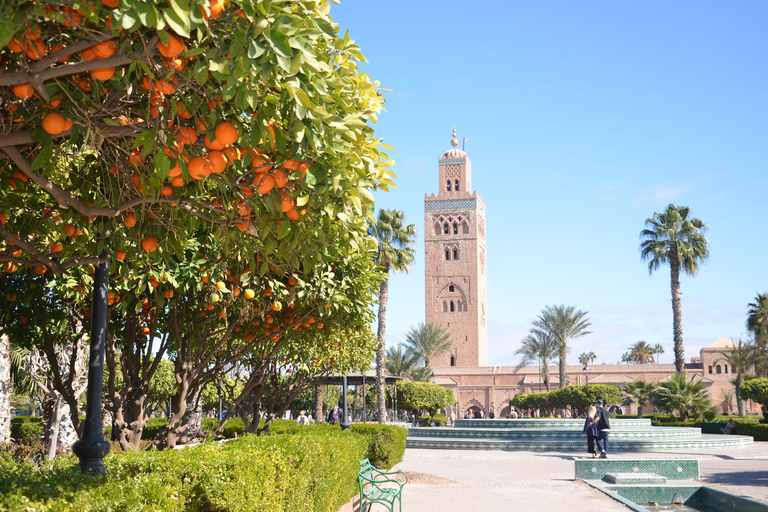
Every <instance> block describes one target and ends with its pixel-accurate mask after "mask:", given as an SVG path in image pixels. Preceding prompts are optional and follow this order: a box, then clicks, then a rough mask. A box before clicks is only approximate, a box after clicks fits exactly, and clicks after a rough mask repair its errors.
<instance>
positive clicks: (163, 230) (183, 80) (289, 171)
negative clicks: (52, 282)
mask: <svg viewBox="0 0 768 512" xmlns="http://www.w3.org/2000/svg"><path fill="white" fill-rule="evenodd" d="M4 5H5V7H4V8H5V12H3V13H2V14H3V16H2V20H1V21H0V49H1V51H0V57H1V58H2V62H1V63H0V66H2V73H0V94H2V97H1V99H2V105H3V113H2V114H3V115H2V116H1V118H0V150H2V152H3V153H4V155H5V156H6V157H7V158H6V159H5V160H4V161H3V164H2V170H3V172H2V175H1V177H0V187H2V188H3V190H4V193H3V194H2V196H0V212H1V213H2V215H1V216H0V234H1V235H2V237H3V238H4V239H5V241H6V245H5V250H4V251H2V254H0V257H2V258H3V259H5V260H6V261H8V262H10V263H11V264H12V265H20V264H27V265H35V266H36V267H37V268H38V269H39V271H40V272H43V271H45V270H46V269H49V270H52V271H53V272H54V273H61V272H64V271H66V270H67V269H68V268H70V267H72V266H74V265H79V264H86V263H92V264H93V263H98V262H100V261H103V259H104V258H105V257H103V256H102V257H99V256H98V255H99V254H101V252H102V248H103V247H107V248H108V249H109V250H110V251H112V252H113V253H114V254H115V255H116V256H117V258H121V257H126V256H127V258H128V259H129V260H137V259H151V260H159V259H165V260H168V259H169V258H170V257H172V256H173V255H175V256H183V247H182V245H183V241H184V240H186V239H188V238H189V237H190V236H192V235H193V234H194V233H196V232H197V230H199V229H206V230H208V231H209V232H210V233H212V234H213V235H214V236H216V237H218V238H219V239H221V240H224V241H225V250H226V251H237V249H238V248H243V247H248V248H249V249H251V251H252V253H253V252H255V253H256V254H257V255H259V256H260V258H261V260H262V262H261V268H260V269H259V270H260V272H261V273H266V272H267V270H268V269H269V266H270V265H271V264H275V263H282V264H287V265H290V266H292V267H299V266H303V268H304V269H305V270H308V269H310V268H311V267H312V266H313V265H315V264H318V263H319V262H321V261H322V260H323V258H324V257H330V258H331V259H333V258H335V257H337V255H336V254H333V252H334V250H335V249H339V250H341V251H342V252H343V251H344V250H346V248H348V247H349V245H350V244H352V245H355V244H359V243H361V240H362V238H363V237H364V217H365V216H366V215H368V214H369V212H370V210H371V208H372V202H373V200H372V196H371V193H370V189H371V188H377V187H387V186H389V185H390V184H391V183H392V182H391V179H392V177H393V174H392V173H391V172H390V171H388V167H389V164H390V162H389V161H388V160H387V158H386V155H385V154H383V153H382V152H381V151H380V141H379V140H378V139H375V138H374V137H373V131H372V128H371V127H370V125H369V123H368V122H369V121H375V120H376V116H377V114H378V112H379V111H380V110H381V106H382V103H383V99H382V98H381V96H380V93H379V92H378V91H377V84H376V83H374V82H372V81H371V80H370V79H369V78H368V77H367V76H366V75H365V74H362V73H360V72H359V71H358V69H357V62H358V61H359V60H361V59H362V56H361V55H360V53H359V50H358V48H357V47H356V46H355V45H354V44H353V42H352V41H351V40H350V39H349V38H348V37H346V36H345V37H339V36H338V35H337V31H338V27H337V26H336V25H335V24H334V23H333V21H332V20H331V18H330V17H329V15H328V5H327V3H325V2H314V1H307V2H296V1H292V0H291V1H283V2H280V1H275V2H271V3H269V4H262V3H257V2H253V1H248V0H234V1H232V2H230V3H228V4H226V5H225V4H223V3H219V2H214V3H211V4H209V3H208V2H207V1H203V0H191V1H190V0H171V1H170V2H165V1H154V0H149V1H131V0H123V1H118V0H104V1H103V2H102V1H101V0H90V1H79V2H72V1H66V0H61V1H57V0H53V1H51V2H45V3H42V2H35V1H26V2H25V1H22V2H16V3H13V4H11V5H10V6H7V4H4ZM73 154H77V155H82V160H84V162H83V163H82V164H81V165H78V166H77V167H72V166H66V165H58V164H59V163H60V162H61V161H62V160H65V159H66V158H65V157H67V156H69V155H73ZM97 219H98V220H99V222H94V221H95V220H97ZM280 221H283V222H282V223H280ZM254 238H255V239H256V241H254ZM330 241H332V243H329V242H330ZM139 248H141V249H143V251H144V252H143V253H141V251H139ZM18 249H21V251H22V252H21V254H18V255H17V251H18ZM118 251H119V252H118ZM329 253H330V254H329ZM11 268H13V267H11ZM254 270H257V269H254Z"/></svg>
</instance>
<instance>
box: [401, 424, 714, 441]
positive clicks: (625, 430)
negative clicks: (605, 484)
mask: <svg viewBox="0 0 768 512" xmlns="http://www.w3.org/2000/svg"><path fill="white" fill-rule="evenodd" d="M408 433H409V435H412V436H416V437H451V438H461V437H466V438H477V439H529V440H537V439H541V440H547V439H575V440H582V441H584V440H586V436H585V435H584V434H582V433H581V429H565V428H536V429H534V428H511V427H510V428H466V427H411V428H409V429H408ZM699 436H701V429H700V428H697V427H651V426H648V427H646V428H638V427H634V428H633V427H620V428H614V429H612V430H611V436H610V440H611V441H620V440H623V439H656V438H665V437H676V438H681V437H699Z"/></svg>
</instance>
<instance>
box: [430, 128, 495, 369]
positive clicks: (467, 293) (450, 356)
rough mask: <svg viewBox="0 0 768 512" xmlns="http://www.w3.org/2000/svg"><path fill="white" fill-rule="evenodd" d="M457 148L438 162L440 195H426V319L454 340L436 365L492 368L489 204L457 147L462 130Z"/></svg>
mask: <svg viewBox="0 0 768 512" xmlns="http://www.w3.org/2000/svg"><path fill="white" fill-rule="evenodd" d="M451 144H452V145H453V149H449V150H448V151H446V152H445V154H444V155H443V156H442V158H440V159H439V160H438V169H439V180H438V185H439V186H438V190H439V191H438V194H437V196H435V194H432V195H425V196H424V259H425V265H424V267H425V271H424V272H425V293H426V301H425V304H426V312H425V313H426V315H425V320H426V323H428V324H430V323H431V324H438V325H441V326H442V327H444V328H445V329H446V330H447V331H448V332H449V333H450V335H451V339H452V340H453V350H452V351H451V352H450V353H447V354H443V355H441V356H438V357H436V358H435V359H433V360H432V361H431V365H432V366H434V367H437V366H449V367H450V366H461V367H468V366H469V367H477V366H486V365H487V364H488V326H487V314H488V292H487V285H486V282H487V279H486V273H485V203H484V202H483V199H482V198H481V197H480V195H479V194H478V193H477V192H472V162H471V161H470V159H469V157H468V156H467V154H466V153H465V152H464V151H463V150H461V149H458V148H457V147H456V146H457V145H458V141H457V140H456V130H454V132H453V139H452V140H451Z"/></svg>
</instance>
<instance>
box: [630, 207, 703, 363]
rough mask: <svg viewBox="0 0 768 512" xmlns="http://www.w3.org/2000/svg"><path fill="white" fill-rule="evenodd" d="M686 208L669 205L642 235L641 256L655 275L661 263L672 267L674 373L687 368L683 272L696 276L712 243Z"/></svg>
mask: <svg viewBox="0 0 768 512" xmlns="http://www.w3.org/2000/svg"><path fill="white" fill-rule="evenodd" d="M690 213H691V209H690V208H688V207H687V206H675V205H673V204H670V205H669V206H667V209H666V211H665V212H664V213H654V214H653V217H652V218H650V219H646V221H645V229H643V230H642V231H641V232H640V239H641V240H642V243H641V244H640V255H641V257H642V259H643V261H648V272H650V273H653V271H654V270H657V269H658V268H659V267H660V266H661V264H662V263H669V268H670V280H671V288H672V324H673V334H674V340H675V369H676V370H677V371H678V372H682V371H683V369H684V366H685V351H684V349H683V310H682V304H681V303H680V271H681V270H682V271H683V272H685V273H686V274H688V275H689V276H695V275H696V273H697V272H698V270H699V263H700V262H703V261H706V260H707V259H708V258H709V242H708V241H707V239H706V237H705V236H704V234H705V233H706V232H707V230H708V229H709V227H708V226H707V225H706V224H705V223H704V222H703V221H701V220H699V219H697V218H694V217H689V215H690Z"/></svg>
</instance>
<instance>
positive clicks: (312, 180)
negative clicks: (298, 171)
mask: <svg viewBox="0 0 768 512" xmlns="http://www.w3.org/2000/svg"><path fill="white" fill-rule="evenodd" d="M323 181H325V169H323V168H322V167H321V166H319V165H313V166H312V167H310V168H309V170H308V171H307V178H306V182H307V185H309V186H310V187H314V186H316V185H318V184H319V183H322V182H323Z"/></svg>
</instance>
